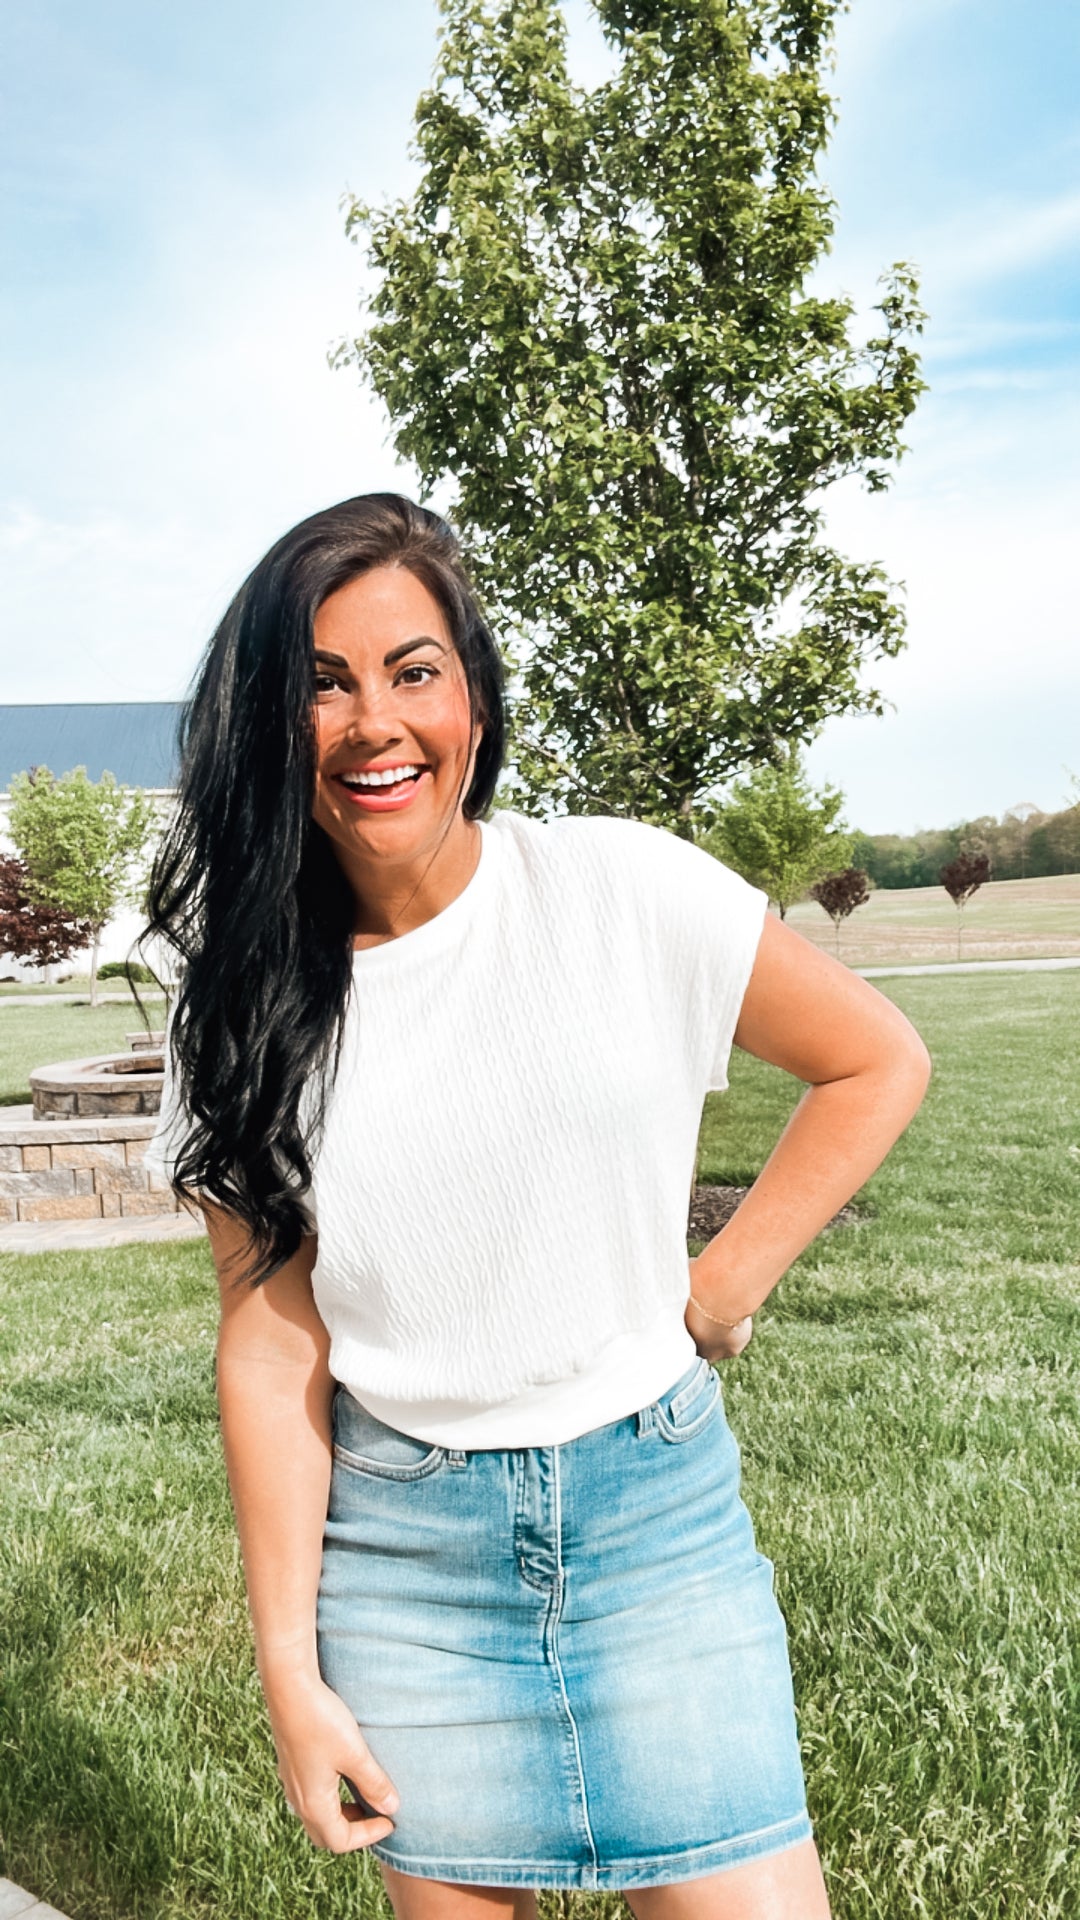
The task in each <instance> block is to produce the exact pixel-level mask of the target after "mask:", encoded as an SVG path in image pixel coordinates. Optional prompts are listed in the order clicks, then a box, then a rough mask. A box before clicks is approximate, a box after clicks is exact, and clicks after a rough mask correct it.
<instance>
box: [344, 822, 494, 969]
mask: <svg viewBox="0 0 1080 1920" xmlns="http://www.w3.org/2000/svg"><path fill="white" fill-rule="evenodd" d="M476 824H477V826H478V827H479V829H480V858H479V859H478V860H477V863H476V865H475V867H474V868H473V870H472V873H471V874H470V876H469V878H468V880H466V882H465V885H464V886H463V887H462V889H461V892H460V893H458V894H455V895H454V898H453V899H452V900H451V901H449V902H448V904H447V905H446V906H445V907H441V908H440V910H439V912H438V913H433V914H432V916H431V919H430V920H425V921H423V922H422V923H421V925H420V926H418V927H410V928H409V930H408V932H407V933H397V934H395V935H394V937H393V939H392V940H380V942H379V944H378V945H377V946H374V947H354V948H353V953H352V963H353V968H354V970H355V969H360V970H362V971H364V972H368V971H369V970H370V969H372V968H376V967H385V966H389V965H397V964H401V965H404V964H405V963H406V962H408V961H411V960H412V959H413V958H414V957H416V956H421V957H423V956H426V955H428V954H431V953H437V952H440V951H441V950H442V949H443V948H444V947H447V946H449V945H450V944H451V942H452V941H454V940H456V939H457V938H458V936H459V934H460V933H461V932H462V931H463V930H464V928H465V927H466V926H467V925H468V923H469V921H470V920H471V919H472V918H473V916H474V915H475V913H476V909H477V907H478V905H479V903H480V901H481V900H482V899H483V897H484V895H485V894H486V893H487V891H488V889H489V887H490V885H491V878H492V869H493V867H494V865H495V861H496V854H495V848H496V845H497V840H498V836H497V835H496V834H494V833H492V832H491V830H490V829H491V822H490V820H478V821H477V822H476Z"/></svg>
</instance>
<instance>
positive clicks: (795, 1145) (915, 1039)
mask: <svg viewBox="0 0 1080 1920" xmlns="http://www.w3.org/2000/svg"><path fill="white" fill-rule="evenodd" d="M735 1044H736V1045H737V1046H740V1047H742V1048H744V1049H745V1051H746V1052H747V1053H754V1054H756V1055H757V1056H758V1058H759V1059H760V1060H768V1061H770V1062H771V1063H772V1064H773V1065H774V1066H777V1067H783V1068H785V1070H786V1071H787V1072H788V1073H792V1074H794V1075H795V1076H796V1078H797V1079H799V1080H804V1081H806V1082H808V1083H809V1084H808V1088H807V1092H806V1093H805V1094H804V1095H803V1098H802V1099H801V1100H800V1102H799V1105H798V1106H797V1107H796V1109H795V1112H794V1113H793V1114H792V1116H791V1119H790V1120H789V1121H788V1124H787V1126H786V1127H785V1128H784V1131H783V1133H782V1134H781V1136H780V1139H779V1140H778V1141H777V1144H776V1146H775V1147H774V1148H773V1151H772V1153H771V1154H770V1155H769V1158H768V1160H767V1161H766V1162H765V1165H764V1167H763V1168H762V1170H761V1172H760V1173H759V1175H758V1177H757V1179H756V1180H755V1182H754V1184H753V1186H752V1187H751V1188H750V1191H749V1193H748V1194H747V1195H746V1198H745V1199H744V1201H743V1202H742V1205H741V1206H740V1207H739V1208H738V1210H737V1212H736V1213H735V1214H734V1215H733V1216H732V1218H731V1219H730V1220H729V1221H728V1223H727V1225H726V1226H725V1227H723V1228H722V1229H721V1231H720V1232H719V1233H718V1234H717V1235H716V1237H715V1239H713V1240H710V1241H709V1244H708V1246H707V1247H706V1248H705V1249H704V1251H703V1252H702V1253H701V1254H699V1256H698V1258H697V1259H696V1260H692V1261H691V1262H690V1286H691V1292H692V1294H693V1295H694V1298H695V1299H696V1300H698V1301H700V1302H701V1305H702V1306H703V1307H704V1308H705V1309H706V1311H707V1312H708V1313H710V1314H714V1315H715V1316H716V1318H717V1319H718V1320H725V1321H738V1320H739V1317H740V1315H742V1316H749V1315H750V1314H753V1313H754V1312H755V1311H756V1310H757V1308H758V1307H759V1306H760V1305H761V1303H762V1301H763V1300H765V1299H766V1298H767V1296H768V1295H769V1294H770V1293H771V1292H772V1289H773V1287H774V1286H775V1285H776V1283H777V1281H778V1280H779V1279H780V1277H781V1275H782V1274H784V1273H786V1271H787V1269H788V1267H790V1265H791V1263H792V1261H793V1260H795V1259H797V1258H798V1256H799V1254H800V1253H802V1251H803V1249H804V1248H805V1247H807V1246H809V1244H810V1242H811V1240H813V1239H814V1238H815V1236H816V1235H817V1234H818V1233H820V1232H821V1229H822V1227H824V1226H826V1225H827V1224H828V1222H829V1221H830V1220H831V1219H832V1217H833V1215H834V1214H835V1213H837V1212H838V1211H839V1209H840V1208H841V1207H842V1206H843V1205H844V1203H845V1201H847V1200H850V1199H851V1196H852V1194H853V1193H857V1192H858V1190H859V1188H860V1187H861V1186H862V1185H863V1183H864V1181H866V1180H868V1179H869V1177H870V1175H871V1174H872V1173H873V1171H874V1169H875V1167H878V1166H880V1164H881V1162H882V1161H883V1160H884V1158H885V1155H886V1154H887V1153H888V1151H889V1148H890V1147H891V1146H892V1145H893V1142H894V1141H895V1140H897V1139H898V1138H899V1136H900V1134H902V1133H903V1131H904V1128H905V1127H906V1126H907V1124H908V1122H909V1120H911V1118H912V1116H913V1115H914V1114H915V1113H916V1112H917V1110H918V1107H919V1104H920V1102H921V1100H922V1097H923V1094H924V1093H925V1092H926V1088H927V1084H928V1082H929V1079H930V1056H929V1054H928V1053H927V1050H926V1048H925V1046H924V1045H923V1042H922V1040H921V1039H920V1038H919V1035H918V1034H917V1033H916V1031H915V1029H914V1027H913V1026H912V1025H911V1023H910V1021H909V1020H907V1019H905V1017H904V1015H903V1014H902V1013H901V1012H900V1010H899V1008H898V1007H895V1006H894V1005H893V1003H892V1001H891V1000H887V999H886V997H885V995H884V994H883V993H879V992H878V991H877V989H876V988H875V987H872V986H871V985H870V983H869V981H866V980H863V979H861V978H860V977H859V975H858V974H856V973H852V972H851V971H850V969H849V968H847V967H845V966H842V965H841V963H840V962H839V961H838V960H833V959H831V958H830V956H829V955H828V954H827V953H823V952H822V951H821V950H820V948H818V947H816V946H814V944H813V942H812V941H810V940H804V939H803V937H802V935H801V934H798V933H796V932H794V930H793V929H792V928H791V927H787V926H785V925H784V923H783V921H781V920H778V919H777V918H776V917H775V915H773V914H771V913H768V914H766V916H765V924H764V927H763V929H762V934H761V940H760V942H759V945H758V950H757V957H756V959H755V961H754V970H753V973H752V974H751V977H750V984H749V986H748V987H747V989H746V994H745V997H744V999H743V1003H742V1010H741V1012H740V1014H739V1022H738V1025H737V1027H736V1029H735ZM686 1324H687V1327H688V1329H689V1331H690V1333H691V1335H692V1336H693V1339H694V1342H695V1345H696V1346H697V1348H698V1351H699V1353H703V1354H705V1355H706V1356H707V1357H708V1358H709V1359H711V1360H718V1359H723V1358H726V1357H729V1356H730V1355H732V1354H735V1353H738V1352H740V1351H741V1349H742V1347H744V1346H745V1345H746V1342H747V1340H748V1339H749V1337H750V1323H749V1320H748V1319H747V1320H746V1321H745V1324H740V1325H739V1326H737V1327H735V1328H734V1329H732V1330H731V1331H727V1330H725V1329H724V1328H723V1327H720V1326H716V1325H714V1324H713V1322H712V1321H710V1320H708V1319H706V1317H705V1315H704V1314H703V1313H701V1312H699V1311H698V1310H697V1308H695V1306H694V1305H693V1304H692V1303H690V1304H688V1306H687V1309H686Z"/></svg>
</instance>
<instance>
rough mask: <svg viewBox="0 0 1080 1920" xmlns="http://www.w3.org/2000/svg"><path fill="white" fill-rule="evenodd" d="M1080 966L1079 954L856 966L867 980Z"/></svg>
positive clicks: (1046, 970) (1048, 971)
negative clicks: (899, 975)
mask: <svg viewBox="0 0 1080 1920" xmlns="http://www.w3.org/2000/svg"><path fill="white" fill-rule="evenodd" d="M1063 967H1080V956H1077V957H1075V958H1069V959H1062V960H933V961H924V962H923V964H922V965H921V966H914V967H853V968H852V972H853V973H861V974H862V977H863V979H864V980H881V979H883V978H884V976H885V975H886V974H889V973H1058V972H1060V971H1061V969H1062V968H1063Z"/></svg>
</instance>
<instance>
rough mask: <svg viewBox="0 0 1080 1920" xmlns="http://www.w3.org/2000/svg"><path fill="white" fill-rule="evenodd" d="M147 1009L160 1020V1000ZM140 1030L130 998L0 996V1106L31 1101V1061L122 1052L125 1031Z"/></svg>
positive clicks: (35, 1064)
mask: <svg viewBox="0 0 1080 1920" xmlns="http://www.w3.org/2000/svg"><path fill="white" fill-rule="evenodd" d="M147 1011H148V1013H149V1015H150V1019H151V1020H152V1021H154V1020H160V1019H161V1017H162V1014H163V1011H164V1001H162V1000H158V1001H156V1002H155V1001H150V1002H149V1004H148V1008H147ZM142 1031H143V1023H142V1021H141V1019H140V1018H139V1009H138V1007H137V1006H136V1005H135V1002H134V1000H132V1001H130V1002H129V1003H128V1004H127V1005H126V1006H125V1005H124V1004H123V1002H121V1003H120V1004H118V1005H117V1004H113V1003H111V1002H110V1003H108V1004H106V1005H105V1006H103V1007H88V1006H87V1007H80V1006H65V1005H64V1004H63V1003H61V1004H60V1005H59V1006H57V1005H56V1003H55V1001H52V1002H50V1000H49V999H48V997H47V995H45V994H43V995H42V996H41V998H40V999H38V1000H35V1001H31V1002H20V1003H18V1004H16V1005H15V1006H7V1007H6V1006H5V1005H4V1004H3V1001H0V1112H2V1110H3V1108H4V1107H12V1106H23V1105H26V1104H27V1103H28V1102H29V1099H30V1084H29V1076H30V1073H31V1070H32V1069H33V1068H34V1067H46V1066H51V1065H52V1063H53V1062H54V1061H56V1060H82V1059H87V1058H90V1057H91V1056H92V1055H94V1054H96V1053H126V1051H127V1045H128V1043H127V1040H126V1039H125V1035H126V1034H129V1033H141V1032H142Z"/></svg>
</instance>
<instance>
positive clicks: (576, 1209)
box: [148, 811, 767, 1448]
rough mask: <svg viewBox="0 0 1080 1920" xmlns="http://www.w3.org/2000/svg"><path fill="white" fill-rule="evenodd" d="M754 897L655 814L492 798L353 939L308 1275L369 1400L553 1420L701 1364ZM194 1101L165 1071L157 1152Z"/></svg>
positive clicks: (448, 1439)
mask: <svg viewBox="0 0 1080 1920" xmlns="http://www.w3.org/2000/svg"><path fill="white" fill-rule="evenodd" d="M766 906H767V901H766V897H765V895H764V894H763V893H762V892H760V891H759V890H758V889H757V888H756V887H752V886H750V885H748V883H747V882H746V881H744V880H742V879H741V878H740V877H739V876H738V875H737V874H735V873H733V872H732V871H731V870H730V869H729V868H727V867H725V866H723V865H722V864H721V863H720V862H719V861H717V860H714V859H713V858H712V857H711V855H709V854H707V853H705V852H704V851H703V850H702V849H700V848H698V847H695V846H693V845H691V844H690V843H689V842H687V841H684V840H680V839H677V838H676V837H675V836H674V835H673V834H670V833H667V832H665V831H663V830H662V829H660V828H656V827H648V826H644V825H642V824H640V823H639V822H636V821H629V820H617V819H609V818H597V817H586V818H583V817H576V816H575V817H570V818H563V819H557V820H547V821H538V820H532V819H529V818H526V817H525V816H524V815H521V814H517V813H512V812H508V811H500V812H496V813H495V814H494V815H493V816H492V818H491V819H490V820H488V821H485V822H484V823H483V824H482V826H481V851H480V859H479V863H478V865H477V867H476V870H475V872H474V874H473V876H472V879H471V880H470V881H469V883H468V885H467V886H466V887H465V888H464V890H463V891H462V892H461V893H460V894H459V895H458V897H457V898H456V899H455V900H453V901H452V902H451V904H450V905H449V906H448V907H446V908H445V909H444V910H443V912H441V913H439V914H437V915H435V917H434V918H433V919H431V920H429V921H427V922H425V924H424V925H423V926H421V927H417V928H415V929H414V930H413V931H412V932H410V933H406V934H402V935H401V936H400V937H399V938H397V939H395V940H391V941H387V942H385V943H384V944H383V945H381V946H376V947H370V948H365V949H363V950H362V951H359V952H357V953H355V954H354V956H353V980H352V991H351V994H350V999H349V1004H348V1008H347V1013H346V1020H345V1031H344V1039H343V1046H342V1054H341V1062H340V1067H339V1071H338V1074H337V1078H336V1080H335V1083H334V1086H333V1089H332V1091H331V1094H330V1100H329V1106H328V1111H327V1119H326V1126H325V1130H324V1135H323V1139H322V1142H321V1146H320V1148H319V1152H318V1155H317V1158H316V1160H315V1164H314V1177H313V1185H312V1191H311V1194H310V1204H311V1208H312V1211H313V1214H314V1216H315V1219H316V1222H317V1227H318V1239H319V1245H318V1258H317V1262H316V1265H315V1269H314V1273H313V1276H312V1286H313V1290H314V1296H315V1301H316V1304H317V1306H318V1309H319V1312H320V1314H321V1316H322V1318H323V1320H324V1321H325V1323H326V1326H327V1329H328V1331H329V1333H330V1337H331V1351H330V1367H331V1371H332V1373H333V1374H334V1376H335V1378H336V1379H338V1380H340V1381H341V1382H342V1383H343V1384H344V1385H345V1386H346V1387H347V1388H348V1389H349V1391H350V1392H351V1393H353V1394H354V1395H355V1397H356V1398H357V1399H358V1400H360V1401H361V1402H362V1403H363V1404H364V1406H366V1407H367V1408H369V1410H370V1411H371V1412H372V1413H374V1414H375V1415H376V1417H377V1418H378V1419H380V1420H385V1421H387V1422H388V1423H389V1424H390V1425H391V1426H395V1427H398V1428H399V1429H401V1430H402V1431H403V1432H406V1433H411V1434H414V1435H415V1436H416V1437H417V1438H418V1439H426V1440H430V1441H431V1442H433V1443H438V1444H442V1445H445V1446H451V1447H464V1448H472V1447H522V1446H550V1445H555V1444H556V1443H558V1442H560V1441H564V1440H570V1439H573V1438H575V1437H576V1436H577V1435H579V1434H581V1433H584V1432H587V1431H589V1430H590V1429H592V1428H594V1427H598V1426H603V1425H604V1424H606V1423H607V1422H608V1421H610V1420H616V1419H620V1418H622V1417H624V1416H625V1415H626V1414H629V1413H631V1412H633V1411H635V1410H636V1409H637V1408H639V1407H642V1406H646V1405H648V1404H649V1402H650V1401H652V1400H654V1399H656V1398H657V1397H658V1395H659V1394H660V1393H662V1392H663V1391H664V1389H665V1388H666V1387H668V1386H670V1384H671V1382H672V1381H673V1380H674V1379H676V1378H677V1377H678V1375H679V1374H680V1373H681V1372H683V1371H684V1370H685V1368H686V1367H687V1366H688V1365H689V1363H690V1361H691V1360H692V1359H693V1357H694V1348H693V1343H692V1341H691V1339H690V1336H689V1334H688V1332H687V1330H686V1327H685V1325H684V1323H683V1314H684V1312H685V1308H686V1301H687V1295H688V1291H689V1278H688V1273H687V1254H686V1218H687V1207H688V1202H689V1196H690V1184H691V1181H692V1178H693V1166H694V1154H695V1149H696V1143H697V1133H698V1128H699V1125H700V1120H701V1109H702V1102H703V1100H704V1096H705V1094H706V1092H708V1091H709V1090H710V1089H719V1088H723V1087H725V1086H726V1085H727V1065H728V1058H729V1055H730V1051H731V1045H732V1036H733V1034H734V1031H735V1026H736V1023H737V1020H738V1016H739V1009H740V1006H741V1004H742V1000H743V996H744V993H745V991H746V986H747V982H748V980H749V977H750V973H751V970H752V967H753V963H754V956H755V953H756V950H757V944H758V940H759V938H760V934H761V928H762V924H763V920H764V915H765V909H766ZM167 1065H168V1056H167ZM170 1079H171V1075H170ZM182 1125H183V1116H182V1115H181V1114H180V1113H179V1112H178V1110H177V1106H176V1102H175V1098H174V1096H173V1094H172V1089H171V1085H167V1086H166V1094H165V1098H164V1099H163V1102H162V1114H161V1119H160V1122H159V1127H158V1132H157V1133H156V1134H155V1137H154V1140H153V1142H152V1143H151V1148H150V1151H149V1154H148V1164H150V1165H154V1166H156V1167H157V1168H158V1170H159V1171H162V1172H168V1171H169V1170H170V1152H169V1143H170V1140H173V1141H175V1137H176V1136H175V1134H174V1133H173V1129H174V1128H177V1127H180V1128H182Z"/></svg>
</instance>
